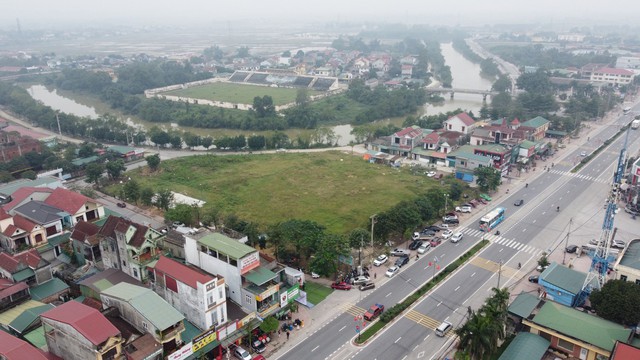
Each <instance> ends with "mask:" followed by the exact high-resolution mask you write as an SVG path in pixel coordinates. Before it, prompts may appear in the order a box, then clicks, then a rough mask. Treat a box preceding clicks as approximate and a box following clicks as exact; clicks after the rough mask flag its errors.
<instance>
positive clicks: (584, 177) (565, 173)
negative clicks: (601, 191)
mask: <svg viewBox="0 0 640 360" xmlns="http://www.w3.org/2000/svg"><path fill="white" fill-rule="evenodd" d="M549 172H550V173H552V174H557V175H562V176H568V177H572V178H575V179H581V180H587V181H593V182H598V183H602V184H610V183H611V179H608V178H605V179H600V178H597V177H594V176H588V175H583V174H577V173H572V172H570V171H560V170H551V171H549Z"/></svg>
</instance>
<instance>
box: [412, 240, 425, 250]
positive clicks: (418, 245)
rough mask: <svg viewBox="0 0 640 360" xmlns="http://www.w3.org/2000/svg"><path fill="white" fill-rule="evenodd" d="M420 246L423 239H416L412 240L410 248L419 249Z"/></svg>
mask: <svg viewBox="0 0 640 360" xmlns="http://www.w3.org/2000/svg"><path fill="white" fill-rule="evenodd" d="M420 246H422V241H420V240H414V241H412V242H411V245H409V250H417V249H418V248H419V247H420Z"/></svg>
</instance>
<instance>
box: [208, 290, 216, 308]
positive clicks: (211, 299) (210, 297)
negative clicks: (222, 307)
mask: <svg viewBox="0 0 640 360" xmlns="http://www.w3.org/2000/svg"><path fill="white" fill-rule="evenodd" d="M215 303H216V299H215V297H214V296H213V291H212V292H210V293H208V294H207V307H211V305H214V304H215Z"/></svg>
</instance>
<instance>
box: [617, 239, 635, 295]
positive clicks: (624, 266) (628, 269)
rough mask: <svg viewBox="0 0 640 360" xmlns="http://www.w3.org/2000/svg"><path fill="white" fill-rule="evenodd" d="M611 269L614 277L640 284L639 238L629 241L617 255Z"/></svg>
mask: <svg viewBox="0 0 640 360" xmlns="http://www.w3.org/2000/svg"><path fill="white" fill-rule="evenodd" d="M613 269H614V270H615V274H616V279H618V280H624V281H632V282H634V283H636V284H638V285H640V239H634V240H631V241H629V244H628V245H627V246H626V247H625V248H624V249H623V251H622V254H621V256H618V260H616V263H615V265H614V266H613Z"/></svg>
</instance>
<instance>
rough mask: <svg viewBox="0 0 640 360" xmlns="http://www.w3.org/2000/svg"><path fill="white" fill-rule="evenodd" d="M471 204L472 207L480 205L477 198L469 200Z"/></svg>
mask: <svg viewBox="0 0 640 360" xmlns="http://www.w3.org/2000/svg"><path fill="white" fill-rule="evenodd" d="M469 205H471V207H478V205H480V204H478V202H477V201H476V200H469Z"/></svg>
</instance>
